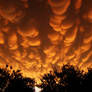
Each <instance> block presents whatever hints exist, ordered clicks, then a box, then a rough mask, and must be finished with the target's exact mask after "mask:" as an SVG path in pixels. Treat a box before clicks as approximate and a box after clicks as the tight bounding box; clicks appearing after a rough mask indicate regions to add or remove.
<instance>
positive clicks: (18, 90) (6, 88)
mask: <svg viewBox="0 0 92 92" xmlns="http://www.w3.org/2000/svg"><path fill="white" fill-rule="evenodd" d="M11 69H12V68H11ZM34 85H35V81H34V79H31V78H26V77H23V76H22V74H21V71H20V70H16V71H15V70H13V71H12V72H11V73H10V71H9V70H8V69H7V68H5V69H0V92H34Z"/></svg>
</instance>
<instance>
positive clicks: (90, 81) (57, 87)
mask: <svg viewBox="0 0 92 92" xmlns="http://www.w3.org/2000/svg"><path fill="white" fill-rule="evenodd" d="M38 86H39V87H40V88H41V89H42V90H41V92H91V91H92V69H91V68H89V69H88V72H87V73H85V74H84V73H83V71H80V70H79V69H78V68H77V67H74V66H72V65H69V64H66V65H64V66H63V67H62V68H61V71H60V72H58V71H57V70H56V69H53V72H49V73H47V74H45V75H44V76H43V77H42V79H41V84H39V85H38ZM34 87H35V81H34V79H32V78H27V77H23V76H22V73H21V71H20V70H16V71H15V70H13V69H12V67H10V70H9V69H8V65H6V68H0V92H34Z"/></svg>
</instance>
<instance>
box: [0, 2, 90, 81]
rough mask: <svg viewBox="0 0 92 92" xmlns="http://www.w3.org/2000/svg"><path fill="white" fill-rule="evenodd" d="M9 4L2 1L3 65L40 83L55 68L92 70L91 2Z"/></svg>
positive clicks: (0, 36) (0, 49)
mask: <svg viewBox="0 0 92 92" xmlns="http://www.w3.org/2000/svg"><path fill="white" fill-rule="evenodd" d="M8 1H9V2H7V3H6V0H0V66H4V65H5V64H9V65H12V66H13V68H14V69H17V68H18V69H21V70H22V72H23V74H24V75H26V76H32V77H33V78H36V79H37V80H38V79H39V78H40V77H41V76H42V75H43V74H44V73H46V72H49V71H50V70H52V67H53V66H55V67H56V68H57V69H59V68H60V67H61V66H62V65H63V64H66V63H70V64H73V65H75V66H76V65H77V66H78V67H80V68H81V69H84V70H86V68H87V67H92V5H91V4H92V0H39V2H38V1H37V0H15V1H12V0H8ZM7 7H8V8H7Z"/></svg>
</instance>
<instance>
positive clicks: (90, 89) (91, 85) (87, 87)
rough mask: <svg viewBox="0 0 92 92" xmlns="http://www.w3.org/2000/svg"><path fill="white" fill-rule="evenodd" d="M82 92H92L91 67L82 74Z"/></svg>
mask: <svg viewBox="0 0 92 92" xmlns="http://www.w3.org/2000/svg"><path fill="white" fill-rule="evenodd" d="M83 84H84V85H83V92H92V68H89V69H88V72H87V73H86V74H85V75H84V81H83Z"/></svg>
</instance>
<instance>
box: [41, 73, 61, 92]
mask: <svg viewBox="0 0 92 92" xmlns="http://www.w3.org/2000/svg"><path fill="white" fill-rule="evenodd" d="M55 78H56V76H55V75H54V74H53V73H52V72H50V73H48V74H45V75H44V76H43V77H42V79H41V82H42V83H41V85H40V87H41V88H42V90H41V92H59V91H58V84H57V82H56V80H55Z"/></svg>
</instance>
